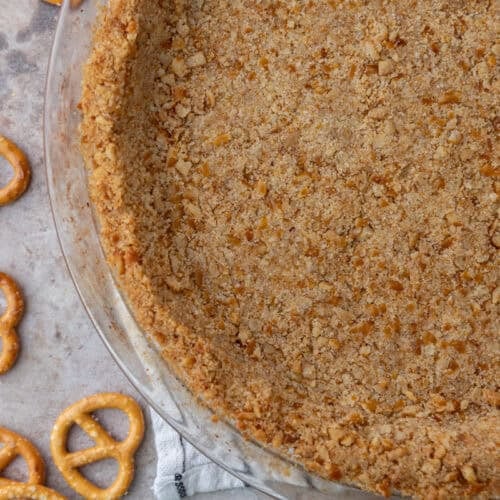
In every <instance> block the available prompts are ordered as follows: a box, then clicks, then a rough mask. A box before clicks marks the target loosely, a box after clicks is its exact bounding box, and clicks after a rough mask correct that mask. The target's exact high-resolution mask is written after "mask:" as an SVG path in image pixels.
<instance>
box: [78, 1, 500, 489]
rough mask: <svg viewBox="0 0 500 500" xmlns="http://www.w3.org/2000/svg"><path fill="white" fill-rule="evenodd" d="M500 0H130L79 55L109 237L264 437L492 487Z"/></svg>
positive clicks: (172, 331)
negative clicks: (496, 1) (498, 20)
mask: <svg viewBox="0 0 500 500" xmlns="http://www.w3.org/2000/svg"><path fill="white" fill-rule="evenodd" d="M494 21H495V19H494V13H493V5H492V4H490V3H488V2H482V1H477V2H474V1H473V2H451V1H445V0H439V1H438V0H425V1H424V0H417V1H410V0H399V1H396V2H384V1H375V2H362V1H358V2H352V1H351V2H347V1H344V2H341V1H338V2H337V1H320V0H318V1H308V2H302V1H296V2H277V1H264V0H263V1H256V0H254V1H243V0H241V1H233V2H225V1H220V0H219V1H215V0H213V1H212V0H206V1H204V2H202V1H193V2H187V1H186V2H184V1H180V0H178V1H163V2H161V1H160V2H158V1H153V0H122V1H114V2H111V4H110V6H109V7H108V8H106V9H104V10H103V12H102V14H101V16H100V19H99V22H98V23H97V25H96V30H95V34H94V41H93V47H92V50H91V54H90V57H89V60H88V63H87V65H86V66H85V70H84V78H83V95H82V101H81V108H82V115H83V118H82V124H81V145H82V152H83V156H84V158H85V161H86V164H87V167H88V169H89V188H90V194H91V199H92V203H93V207H94V209H95V212H96V215H97V219H98V221H99V224H100V231H101V242H102V245H103V248H104V251H105V253H106V256H107V259H108V261H109V263H110V265H111V266H112V267H113V269H114V271H115V276H116V279H117V282H118V284H119V286H120V289H121V290H122V292H123V293H124V295H125V297H126V299H127V301H128V304H129V306H130V308H131V310H132V311H133V313H134V316H135V318H136V319H137V321H138V323H139V324H140V325H141V327H142V328H143V330H144V332H145V333H146V334H147V335H148V337H149V338H151V339H152V340H154V342H155V343H156V344H157V345H158V346H159V348H160V349H161V352H162V355H163V356H164V358H165V361H166V362H167V363H168V364H169V366H170V367H171V368H172V369H173V370H175V372H176V373H177V374H178V376H179V377H180V378H181V379H182V380H183V381H184V382H185V384H186V385H187V386H188V387H189V388H190V389H191V391H192V392H193V393H194V394H196V395H198V396H199V397H200V398H201V399H202V400H203V401H204V403H205V404H206V405H207V406H209V407H210V408H212V409H213V410H214V411H215V412H217V413H218V414H219V415H220V416H221V417H224V418H227V419H228V420H229V421H231V422H234V424H235V425H236V427H237V428H238V429H239V430H240V431H241V432H242V433H243V434H244V435H246V436H248V437H250V438H252V439H255V440H256V441H258V442H260V443H262V444H263V445H264V446H266V447H270V448H272V449H274V450H276V451H277V452H279V453H281V454H283V455H285V456H287V457H289V458H291V459H292V460H293V461H295V462H298V463H300V464H302V465H303V466H304V467H305V468H307V469H308V470H310V471H313V472H315V473H317V474H319V475H320V476H322V477H325V478H328V479H332V480H340V481H342V482H345V483H349V484H354V485H357V486H359V487H361V488H364V489H367V490H370V491H374V492H378V493H380V494H383V495H388V494H390V492H391V491H398V492H400V493H402V494H406V495H411V496H414V497H426V498H434V497H435V498H453V497H460V496H470V497H472V496H477V497H484V498H489V497H491V496H493V495H494V494H495V493H498V490H497V488H498V484H496V483H495V471H496V468H495V460H496V458H497V452H496V443H497V442H498V439H499V436H498V414H497V410H496V407H497V405H498V403H499V396H498V392H497V383H496V380H497V378H498V377H497V376H496V374H497V369H498V368H497V367H498V353H497V351H496V350H495V346H496V345H497V342H498V326H499V321H498V301H499V299H500V290H499V288H498V287H497V282H498V247H499V246H500V229H499V228H498V205H497V197H498V191H499V190H500V184H499V182H498V175H499V170H498V165H497V164H496V161H497V157H496V156H495V133H496V130H497V128H498V118H497V98H496V95H498V94H497V92H498V80H497V70H496V57H497V56H498V55H500V54H499V52H500V46H499V45H498V44H496V41H495V39H496V38H495V37H496V34H495V22H494Z"/></svg>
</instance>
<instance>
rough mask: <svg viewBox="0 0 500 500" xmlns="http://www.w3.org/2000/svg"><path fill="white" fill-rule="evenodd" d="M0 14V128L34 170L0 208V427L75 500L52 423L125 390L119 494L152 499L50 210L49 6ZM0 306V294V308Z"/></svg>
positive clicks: (111, 424)
mask: <svg viewBox="0 0 500 500" xmlns="http://www.w3.org/2000/svg"><path fill="white" fill-rule="evenodd" d="M0 13H1V14H0V134H1V135H5V136H6V137H8V138H10V139H11V140H13V141H14V142H16V143H17V144H18V145H19V146H20V147H21V148H22V149H23V150H24V151H25V153H26V154H27V156H28V158H29V160H30V163H31V168H32V174H33V175H32V182H31V185H30V186H29V188H28V190H27V192H26V193H25V194H24V196H22V197H21V198H20V199H19V200H18V201H16V202H15V203H13V204H11V205H8V206H4V207H0V270H2V271H4V272H7V273H9V274H10V275H11V276H12V277H13V278H14V279H15V280H16V281H17V282H18V283H19V284H20V285H21V287H22V289H23V293H24V297H25V301H26V311H25V314H24V318H23V320H22V322H21V324H20V326H19V328H18V333H19V336H20V338H21V342H22V351H21V355H20V357H19V360H18V362H17V364H16V365H15V367H14V368H13V369H12V370H11V371H10V372H9V373H7V374H6V375H3V376H0V426H5V427H8V428H10V429H12V430H14V431H16V432H18V433H20V434H22V435H24V436H26V437H27V438H28V439H30V440H31V441H32V442H33V443H34V444H35V445H36V446H37V447H38V449H39V450H40V451H41V453H42V455H43V457H44V459H45V462H46V465H47V469H48V470H47V472H48V474H47V484H48V485H49V486H50V487H52V488H55V489H57V490H58V491H60V492H61V493H63V494H65V495H67V496H68V498H71V499H72V498H78V496H77V495H76V494H75V493H74V492H73V491H72V490H71V489H70V488H69V487H68V485H67V484H66V482H65V480H64V479H63V478H62V476H61V475H60V473H59V472H58V471H57V469H56V468H55V466H54V465H53V463H52V460H51V457H50V451H49V436H50V432H51V429H52V426H53V423H54V421H55V419H56V418H57V416H58V415H59V414H60V412H61V411H62V410H63V409H64V408H65V407H66V406H68V405H70V404H71V403H73V402H75V401H77V400H79V399H80V398H82V397H84V396H87V395H90V394H94V393H96V392H102V391H119V392H124V393H127V394H130V395H132V396H134V397H135V398H136V399H137V400H138V401H139V402H140V403H141V405H142V406H143V408H144V410H145V416H146V429H147V430H146V436H145V440H144V442H143V444H142V446H141V448H140V450H139V451H138V453H137V456H136V477H135V480H134V482H133V484H132V486H131V488H130V490H129V495H128V498H141V500H142V499H144V500H146V499H149V498H153V494H152V492H151V487H152V484H153V479H154V477H155V473H156V454H155V450H154V445H153V436H152V432H151V431H150V430H148V429H150V426H149V425H148V424H149V412H148V411H147V408H146V404H145V402H144V401H143V400H142V399H141V398H140V396H139V395H138V394H137V393H136V391H135V390H134V388H133V387H132V386H131V384H130V383H129V382H128V381H127V379H126V378H125V376H124V375H123V374H122V372H121V371H120V370H119V368H118V366H117V365H116V364H115V363H114V361H113V359H112V358H111V355H110V354H109V353H108V351H107V350H106V348H105V347H104V345H103V343H102V342H101V340H100V339H99V337H98V335H97V332H96V331H95V329H94V327H93V325H92V324H91V322H90V320H89V318H88V316H87V314H86V312H85V310H84V308H83V306H82V304H81V302H80V300H79V298H78V296H77V293H76V290H75V287H74V285H73V283H72V281H71V279H70V276H69V273H68V271H67V269H66V266H65V263H64V259H63V256H62V253H61V250H60V248H59V243H58V241H57V236H56V232H55V227H54V223H53V220H52V214H51V211H50V204H49V196H48V191H47V183H46V176H45V166H44V161H43V148H42V112H43V96H44V86H45V74H46V70H47V64H48V58H49V53H50V47H51V44H52V38H53V35H54V31H55V27H56V22H57V15H58V8H57V7H55V6H52V5H48V4H46V3H43V2H42V1H41V0H14V1H12V0H0ZM9 176H10V168H9V167H8V165H7V163H6V162H5V160H3V158H1V157H0V185H3V184H4V183H5V182H6V181H7V180H8V178H9ZM4 304H5V302H4V300H3V296H2V294H1V293H0V311H2V310H3V306H4ZM0 345H1V344H0ZM117 416H118V415H117V414H116V413H112V414H106V413H104V414H100V415H99V417H100V419H101V420H103V421H104V424H105V426H106V427H107V428H109V429H111V431H112V432H113V434H114V435H116V436H117V437H122V436H123V431H124V419H121V418H116V417H117ZM70 437H71V444H73V443H75V444H78V445H80V446H81V445H84V446H88V445H89V444H90V443H89V442H88V440H85V439H83V438H82V436H81V435H75V436H70ZM6 472H8V473H9V474H10V476H9V477H12V478H13V479H14V478H17V479H22V478H23V465H22V462H21V461H16V462H14V463H13V464H12V466H11V467H10V468H9V471H6ZM85 472H86V473H88V474H89V475H90V477H91V478H94V479H96V480H97V481H98V484H101V486H103V485H105V484H107V483H109V482H110V480H111V479H112V477H113V475H114V472H115V467H114V465H113V464H112V463H108V462H100V463H99V464H98V465H97V466H94V467H93V466H90V468H85ZM197 498H198V499H199V500H202V499H205V500H206V499H209V498H217V500H223V499H240V498H241V499H243V498H251V499H256V498H264V495H262V496H261V495H260V494H257V493H255V492H253V491H252V490H250V489H246V490H244V491H241V490H240V491H238V490H236V491H228V492H224V494H222V493H213V494H210V495H199V496H197ZM266 498H267V497H266Z"/></svg>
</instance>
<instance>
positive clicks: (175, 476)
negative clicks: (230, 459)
mask: <svg viewBox="0 0 500 500" xmlns="http://www.w3.org/2000/svg"><path fill="white" fill-rule="evenodd" d="M151 420H152V422H153V431H154V439H155V445H156V453H157V456H158V465H157V470H156V478H155V482H154V485H153V492H154V495H155V497H156V498H157V499H158V500H171V499H176V498H186V497H190V496H192V495H195V494H197V493H208V492H213V491H222V490H227V489H232V488H242V487H244V486H245V485H244V483H243V482H242V481H240V480H239V479H237V478H235V477H234V476H232V475H231V474H229V473H228V472H226V471H225V470H224V469H222V468H221V467H219V466H218V465H217V464H215V463H214V462H212V461H211V460H210V459H208V458H207V457H205V456H204V455H202V454H201V453H200V452H199V451H198V450H197V449H196V448H194V447H193V446H192V445H191V444H189V443H188V442H187V441H186V440H185V439H184V438H183V437H182V436H181V435H180V434H178V433H177V432H176V431H175V430H174V429H173V427H170V425H168V424H167V423H166V422H165V421H164V420H163V419H162V418H161V417H160V416H159V415H158V413H156V412H155V411H154V410H153V409H151Z"/></svg>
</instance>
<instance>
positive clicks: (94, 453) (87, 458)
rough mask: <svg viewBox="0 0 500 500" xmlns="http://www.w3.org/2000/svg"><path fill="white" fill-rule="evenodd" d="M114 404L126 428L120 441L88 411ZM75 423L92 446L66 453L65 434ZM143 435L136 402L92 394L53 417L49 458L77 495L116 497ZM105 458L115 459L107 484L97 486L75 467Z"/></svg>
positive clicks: (131, 468) (129, 477)
mask: <svg viewBox="0 0 500 500" xmlns="http://www.w3.org/2000/svg"><path fill="white" fill-rule="evenodd" d="M104 408H117V409H119V410H122V411H123V412H124V413H126V414H127V416H128V419H129V424H130V426H129V432H128V435H127V437H126V438H125V439H124V440H123V441H116V440H115V439H113V438H112V437H111V436H110V435H109V434H108V433H107V432H106V430H104V429H103V427H102V426H101V425H100V424H99V423H98V422H97V421H96V420H94V419H93V418H92V416H91V414H92V412H94V411H96V410H101V409H104ZM75 424H76V425H79V426H80V427H81V428H82V429H83V430H84V431H85V432H86V433H87V434H88V435H89V436H90V437H91V438H92V439H93V440H94V441H95V443H96V444H95V446H93V447H91V448H87V449H85V450H79V451H75V452H72V453H70V452H69V451H68V449H67V440H68V434H69V431H70V429H71V427H72V426H73V425H75ZM143 435H144V417H143V415H142V411H141V408H140V406H139V405H138V404H137V403H136V402H135V401H134V400H133V399H132V398H130V397H128V396H124V395H123V394H118V393H102V394H95V395H94V396H90V397H87V398H84V399H82V400H81V401H78V402H77V403H75V404H73V405H72V406H70V407H69V408H66V410H64V411H63V412H62V413H61V415H60V416H59V418H58V419H57V421H56V423H55V425H54V428H53V429H52V434H51V436H50V448H51V452H52V458H53V459H54V463H55V464H56V466H57V468H58V469H59V471H60V472H61V474H62V475H63V476H64V478H65V479H66V481H67V482H68V483H69V485H70V486H71V487H72V488H73V489H74V490H75V491H76V492H78V493H79V494H80V495H82V496H83V497H85V498H92V499H108V498H118V497H120V496H121V495H123V494H124V493H125V492H126V491H127V488H128V487H129V485H130V483H131V482H132V479H133V477H134V453H135V451H136V450H137V448H138V447H139V445H140V443H141V441H142V438H143ZM105 458H114V459H115V460H116V461H117V463H118V467H119V469H118V475H117V477H116V479H115V481H114V482H113V484H111V486H109V487H108V488H105V489H103V488H99V487H97V486H96V485H94V484H93V483H91V482H90V481H89V480H88V479H86V478H85V477H84V476H83V475H82V474H81V473H80V471H79V470H78V468H80V467H83V466H85V465H88V464H90V463H93V462H97V461H99V460H103V459H105Z"/></svg>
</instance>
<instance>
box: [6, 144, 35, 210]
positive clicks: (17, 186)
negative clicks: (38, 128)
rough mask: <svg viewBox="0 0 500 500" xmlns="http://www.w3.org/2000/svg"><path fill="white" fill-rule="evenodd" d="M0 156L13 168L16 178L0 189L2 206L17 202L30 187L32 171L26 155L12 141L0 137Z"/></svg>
mask: <svg viewBox="0 0 500 500" xmlns="http://www.w3.org/2000/svg"><path fill="white" fill-rule="evenodd" d="M0 156H3V157H4V158H5V159H6V160H7V161H8V162H9V163H10V164H11V166H12V169H13V170H14V177H13V178H12V180H11V181H10V182H8V183H7V185H6V186H4V187H2V188H0V206H1V205H7V203H10V202H12V201H14V200H17V198H19V197H20V196H21V195H22V194H23V193H24V192H25V191H26V188H27V187H28V184H29V182H30V177H31V170H30V166H29V163H28V160H27V159H26V156H24V153H23V152H22V151H21V150H20V149H19V148H18V147H17V146H16V145H15V144H14V143H13V142H11V141H9V140H8V139H6V138H5V137H3V136H2V135H0Z"/></svg>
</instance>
